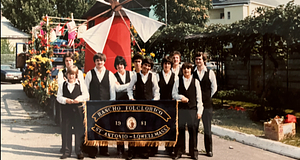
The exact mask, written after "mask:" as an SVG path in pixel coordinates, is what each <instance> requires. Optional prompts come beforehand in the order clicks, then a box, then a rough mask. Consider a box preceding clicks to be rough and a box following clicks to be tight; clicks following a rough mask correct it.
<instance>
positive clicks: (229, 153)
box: [1, 83, 292, 160]
mask: <svg viewBox="0 0 300 160" xmlns="http://www.w3.org/2000/svg"><path fill="white" fill-rule="evenodd" d="M202 140H203V135H202V134H199V145H198V148H199V150H200V151H201V150H203V149H204V146H203V141H202ZM60 144H61V139H60V128H59V127H58V126H56V125H55V124H54V123H53V121H52V120H51V119H50V118H49V117H48V116H47V115H46V113H45V112H43V110H42V109H41V108H40V107H39V106H38V105H37V103H36V101H35V99H33V98H27V97H26V95H25V93H24V92H23V90H22V85H21V84H9V83H1V160H52V159H53V160H54V159H55V160H57V159H59V157H60V156H61V154H60V153H59V149H60ZM213 146H214V147H213V148H214V157H212V158H209V157H206V156H204V155H199V159H203V160H216V159H217V160H269V159H272V160H289V159H292V158H289V157H285V156H282V155H278V154H275V153H272V152H268V151H264V150H262V149H258V148H254V147H251V146H247V145H244V144H241V143H238V142H235V141H229V140H225V139H223V138H220V137H218V136H213ZM229 146H232V147H233V149H229ZM187 148H188V147H187ZM109 152H110V153H111V157H110V159H114V160H118V159H120V158H117V156H116V146H110V147H109ZM68 159H76V156H75V154H74V153H73V155H72V157H71V158H68ZM85 159H90V158H85ZM97 159H108V158H106V157H101V156H100V157H97ZM150 159H153V160H160V159H170V157H168V156H167V155H166V154H165V152H164V147H163V146H160V147H159V153H158V154H157V155H156V157H150ZM182 159H189V157H188V156H183V158H182Z"/></svg>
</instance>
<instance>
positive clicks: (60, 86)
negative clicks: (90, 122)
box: [56, 79, 90, 104]
mask: <svg viewBox="0 0 300 160" xmlns="http://www.w3.org/2000/svg"><path fill="white" fill-rule="evenodd" d="M66 83H67V88H68V90H69V92H70V93H72V92H73V90H74V88H75V84H79V85H80V90H81V93H82V95H80V96H78V97H77V98H76V100H78V101H80V102H83V101H87V100H89V98H90V95H89V92H88V90H87V88H86V86H85V84H84V83H81V82H80V83H79V81H78V79H76V81H75V82H74V83H69V82H68V81H66ZM56 99H57V101H58V102H59V103H60V104H66V99H67V97H64V96H63V83H60V84H58V91H57V98H56Z"/></svg>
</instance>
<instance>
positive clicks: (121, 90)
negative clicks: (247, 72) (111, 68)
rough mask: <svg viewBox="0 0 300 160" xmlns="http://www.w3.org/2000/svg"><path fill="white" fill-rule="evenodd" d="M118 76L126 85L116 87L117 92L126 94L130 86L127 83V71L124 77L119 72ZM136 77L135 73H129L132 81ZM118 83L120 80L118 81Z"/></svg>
mask: <svg viewBox="0 0 300 160" xmlns="http://www.w3.org/2000/svg"><path fill="white" fill-rule="evenodd" d="M117 74H119V76H120V79H121V81H122V82H123V83H124V84H120V85H116V92H124V91H126V92H127V88H128V86H129V83H130V82H129V83H125V82H126V71H125V73H124V75H122V74H121V73H119V72H117ZM133 75H134V73H132V72H131V71H129V76H130V79H131V78H132V76H133ZM116 81H118V80H116Z"/></svg>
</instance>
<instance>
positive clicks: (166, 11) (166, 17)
mask: <svg viewBox="0 0 300 160" xmlns="http://www.w3.org/2000/svg"><path fill="white" fill-rule="evenodd" d="M165 19H166V20H165V22H166V25H167V26H168V10H167V0H165Z"/></svg>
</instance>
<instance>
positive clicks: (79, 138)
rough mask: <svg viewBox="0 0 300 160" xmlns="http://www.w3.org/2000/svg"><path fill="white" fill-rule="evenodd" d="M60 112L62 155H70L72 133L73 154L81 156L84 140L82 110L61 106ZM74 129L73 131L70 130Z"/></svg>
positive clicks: (80, 108)
mask: <svg viewBox="0 0 300 160" xmlns="http://www.w3.org/2000/svg"><path fill="white" fill-rule="evenodd" d="M61 111H62V128H61V129H62V147H63V148H62V149H63V153H64V154H69V155H70V154H71V153H72V133H73V132H74V133H75V153H76V154H81V153H82V151H81V146H82V144H83V138H84V126H83V108H82V107H77V106H68V105H61ZM72 128H74V131H73V130H72Z"/></svg>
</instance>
